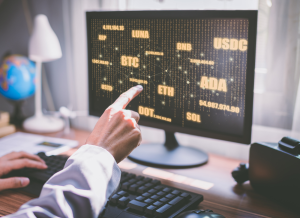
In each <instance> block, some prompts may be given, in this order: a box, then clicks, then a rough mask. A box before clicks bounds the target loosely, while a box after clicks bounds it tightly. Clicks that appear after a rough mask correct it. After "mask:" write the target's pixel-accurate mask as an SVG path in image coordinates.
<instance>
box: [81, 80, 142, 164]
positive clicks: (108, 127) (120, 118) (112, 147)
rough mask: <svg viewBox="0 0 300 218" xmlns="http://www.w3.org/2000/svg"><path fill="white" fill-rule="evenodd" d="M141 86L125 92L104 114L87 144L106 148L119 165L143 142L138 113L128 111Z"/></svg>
mask: <svg viewBox="0 0 300 218" xmlns="http://www.w3.org/2000/svg"><path fill="white" fill-rule="evenodd" d="M142 90H143V87H142V86H141V85H138V86H135V87H132V88H131V89H129V90H128V91H126V92H124V93H123V94H122V95H120V97H119V98H118V99H117V100H116V101H115V102H114V103H113V104H112V105H110V106H109V107H108V108H107V109H106V110H105V112H104V113H103V114H102V116H101V117H100V119H99V120H98V122H97V124H96V125H95V127H94V130H93V132H92V133H91V135H90V136H89V138H88V139H87V142H86V143H87V144H91V145H97V146H100V147H102V148H105V149H106V150H107V151H109V152H110V153H111V154H112V156H113V157H114V158H115V160H116V162H117V163H119V162H120V161H121V160H123V159H124V158H125V157H127V156H128V155H129V154H130V152H131V151H132V150H133V149H134V148H136V147H137V146H138V145H139V144H140V142H141V139H142V138H141V130H140V127H139V125H138V124H137V123H138V121H139V119H140V116H139V114H138V113H137V112H135V111H131V110H126V109H125V108H126V106H127V105H128V104H129V103H130V101H131V100H132V99H133V98H135V97H136V96H137V95H138V94H140V93H141V91H142Z"/></svg>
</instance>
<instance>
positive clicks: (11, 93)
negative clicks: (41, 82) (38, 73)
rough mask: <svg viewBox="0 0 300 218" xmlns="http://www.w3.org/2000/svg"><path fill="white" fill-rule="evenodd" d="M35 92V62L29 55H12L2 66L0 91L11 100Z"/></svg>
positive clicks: (23, 97) (20, 98)
mask: <svg viewBox="0 0 300 218" xmlns="http://www.w3.org/2000/svg"><path fill="white" fill-rule="evenodd" d="M34 92H35V64H34V62H32V61H30V60H29V59H28V58H27V57H24V56H21V55H10V56H8V57H6V58H4V60H3V63H2V65H1V67H0V93H1V94H2V95H3V96H4V97H6V98H8V99H11V100H15V101H18V100H22V99H25V98H28V97H30V96H31V95H33V94H34Z"/></svg>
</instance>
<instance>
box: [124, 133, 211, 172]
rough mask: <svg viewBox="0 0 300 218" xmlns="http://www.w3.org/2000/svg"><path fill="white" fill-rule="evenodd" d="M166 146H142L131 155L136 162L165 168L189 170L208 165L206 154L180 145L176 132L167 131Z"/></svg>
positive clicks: (131, 158) (130, 157)
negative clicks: (189, 168)
mask: <svg viewBox="0 0 300 218" xmlns="http://www.w3.org/2000/svg"><path fill="white" fill-rule="evenodd" d="M165 135H166V141H165V144H164V145H162V144H154V143H150V144H141V145H140V146H139V147H137V148H136V149H135V150H133V152H132V153H131V154H130V155H129V157H128V158H129V159H130V160H133V161H135V162H138V163H141V164H144V165H148V166H154V167H163V168H188V167H196V166H200V165H203V164H206V163H207V161H208V156H207V154H206V153H205V152H203V151H201V150H198V149H195V148H191V147H186V146H181V145H179V144H178V142H177V140H176V138H175V135H174V132H167V131H165Z"/></svg>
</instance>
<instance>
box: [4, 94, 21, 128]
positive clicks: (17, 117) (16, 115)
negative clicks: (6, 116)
mask: <svg viewBox="0 0 300 218" xmlns="http://www.w3.org/2000/svg"><path fill="white" fill-rule="evenodd" d="M8 102H9V103H10V104H12V105H13V107H14V111H13V113H12V115H11V117H10V123H11V124H14V125H15V126H17V127H21V126H22V123H23V122H24V120H25V116H24V115H23V112H22V106H23V104H24V100H20V101H13V100H8Z"/></svg>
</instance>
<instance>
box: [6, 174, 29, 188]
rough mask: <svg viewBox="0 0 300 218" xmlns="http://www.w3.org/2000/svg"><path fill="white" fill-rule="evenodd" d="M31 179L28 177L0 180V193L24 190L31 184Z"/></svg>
mask: <svg viewBox="0 0 300 218" xmlns="http://www.w3.org/2000/svg"><path fill="white" fill-rule="evenodd" d="M29 182H30V181H29V179H28V178H26V177H11V178H7V179H0V191H2V190H5V189H11V188H22V187H25V186H27V185H28V184H29Z"/></svg>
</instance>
